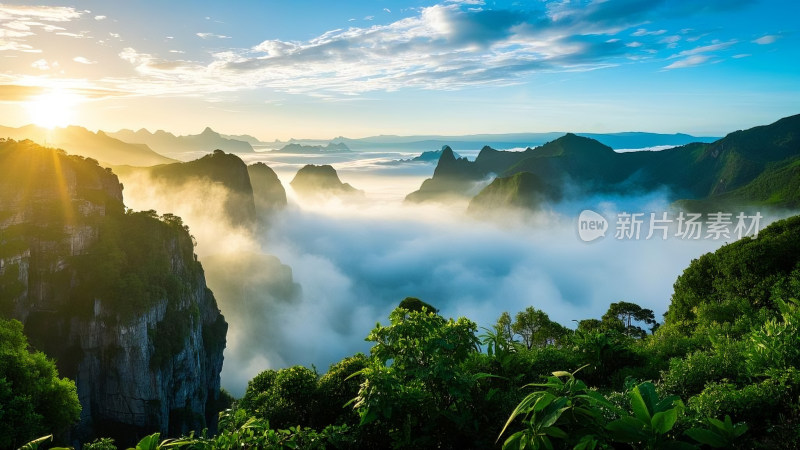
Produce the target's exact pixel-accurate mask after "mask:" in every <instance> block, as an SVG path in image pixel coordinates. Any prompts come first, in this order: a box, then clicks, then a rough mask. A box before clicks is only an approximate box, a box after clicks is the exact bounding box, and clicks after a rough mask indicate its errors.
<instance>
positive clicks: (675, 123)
mask: <svg viewBox="0 0 800 450" xmlns="http://www.w3.org/2000/svg"><path fill="white" fill-rule="evenodd" d="M798 15H800V6H798V4H797V3H795V2H792V1H762V2H759V1H749V0H727V1H722V0H710V1H705V2H695V1H683V0H671V1H654V0H605V1H569V0H564V1H540V0H536V1H525V2H519V1H515V2H491V1H487V2H482V1H442V2H434V1H405V2H402V1H381V0H372V1H360V2H317V1H309V0H301V1H281V2H275V1H241V2H211V1H169V2H156V1H136V2H117V1H80V2H77V1H72V2H48V3H39V2H14V3H4V4H0V61H2V69H0V114H2V117H3V120H2V124H3V125H14V126H19V125H23V124H25V123H29V122H31V121H36V120H37V118H36V117H32V116H35V114H33V113H31V108H27V109H26V107H25V106H26V104H27V103H30V102H31V101H32V100H34V99H38V101H39V103H43V104H44V105H45V109H47V107H46V106H47V104H48V103H47V101H48V100H47V99H48V97H47V96H48V95H52V94H53V93H54V92H57V93H59V94H60V95H59V96H55V97H54V98H57V99H61V100H60V101H62V103H64V102H65V101H64V99H65V98H67V99H69V102H66V103H68V106H69V113H70V117H69V120H70V122H71V123H76V124H80V125H84V126H87V127H89V128H92V129H106V130H112V131H113V130H117V129H120V128H134V129H138V128H142V127H146V128H149V129H151V130H154V129H158V128H161V129H167V130H170V131H174V132H176V133H197V132H199V131H201V130H202V129H203V127H205V126H207V125H209V126H212V127H213V128H215V129H217V130H219V131H222V132H227V133H249V134H253V135H255V136H257V137H259V138H261V139H265V140H271V139H275V138H279V139H287V138H289V137H298V138H299V137H307V138H332V137H335V136H339V135H344V136H348V137H360V136H366V135H375V134H468V133H502V132H525V131H582V132H614V131H632V130H636V131H656V132H688V133H693V134H698V135H721V134H724V133H727V132H729V131H733V130H736V129H740V128H748V127H751V126H755V125H759V124H765V123H770V122H772V121H774V120H777V119H779V118H780V117H783V116H787V115H791V114H796V113H798V112H800V108H798V105H800V42H798V41H799V39H798V31H800V30H798V28H799V26H798V23H800V21H798V20H797V17H798ZM64 93H67V94H68V96H67V95H64ZM42 99H43V100H42ZM56 106H57V105H53V107H52V108H50V110H52V111H55V110H57V109H58V108H56ZM62 106H63V105H62ZM37 110H41V108H39V109H37Z"/></svg>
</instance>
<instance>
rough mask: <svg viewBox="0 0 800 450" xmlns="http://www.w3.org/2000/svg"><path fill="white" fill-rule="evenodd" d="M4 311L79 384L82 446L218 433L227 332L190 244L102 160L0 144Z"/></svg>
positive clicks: (175, 222) (0, 309)
mask: <svg viewBox="0 0 800 450" xmlns="http://www.w3.org/2000/svg"><path fill="white" fill-rule="evenodd" d="M0 314H2V315H3V316H10V317H14V318H16V319H19V320H20V321H22V322H23V323H24V324H25V333H26V334H27V335H28V337H29V340H30V342H31V344H32V345H33V346H35V347H36V348H37V349H39V350H42V351H44V352H45V353H47V354H48V355H49V356H51V357H53V358H54V359H55V360H56V362H57V365H58V367H59V371H60V373H61V374H62V376H67V377H70V378H73V379H75V381H76V384H77V388H78V396H79V398H80V401H81V405H82V407H83V411H82V414H81V421H80V424H79V425H78V426H77V427H76V429H75V430H73V437H74V438H75V439H79V440H81V441H85V440H86V439H89V438H90V437H92V436H93V435H95V434H97V433H99V434H102V435H104V436H113V437H116V438H117V439H119V443H122V444H124V443H128V442H130V441H131V440H132V439H135V438H137V437H139V436H141V435H143V434H145V433H152V432H153V431H162V432H164V433H169V434H178V433H182V432H185V431H188V430H191V429H193V430H200V429H202V428H203V427H206V426H209V427H211V428H213V427H214V415H215V412H216V411H212V408H209V406H208V405H209V404H210V403H213V402H214V401H215V400H216V399H217V398H218V396H219V383H220V371H221V369H222V351H223V349H224V347H225V334H226V331H227V323H226V322H225V320H224V318H223V316H222V315H221V314H220V312H219V309H218V308H217V304H216V300H215V298H214V295H213V294H212V292H211V291H210V290H209V289H208V288H207V287H206V283H205V276H204V273H203V269H202V267H201V266H200V263H199V262H198V261H197V260H196V256H195V255H194V247H193V242H192V237H191V236H190V235H189V233H188V229H187V228H186V227H185V226H184V225H183V223H182V222H181V220H180V218H178V217H175V216H170V215H165V216H162V217H157V216H156V215H155V213H153V212H144V213H132V212H130V211H128V212H126V211H124V206H123V203H122V185H120V183H119V180H118V179H117V177H116V175H114V174H113V173H111V172H110V171H109V170H106V169H103V168H101V167H99V166H98V165H97V162H96V161H94V160H91V159H83V158H81V157H76V156H68V155H66V154H64V153H63V152H61V151H58V150H53V149H45V148H42V147H39V146H38V145H35V144H33V143H32V142H30V141H24V142H15V141H10V140H9V141H0Z"/></svg>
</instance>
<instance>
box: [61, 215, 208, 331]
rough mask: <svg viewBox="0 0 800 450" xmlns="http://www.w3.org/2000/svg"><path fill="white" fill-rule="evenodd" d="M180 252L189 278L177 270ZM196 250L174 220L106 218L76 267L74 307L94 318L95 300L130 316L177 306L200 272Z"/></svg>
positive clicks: (153, 216)
mask: <svg viewBox="0 0 800 450" xmlns="http://www.w3.org/2000/svg"><path fill="white" fill-rule="evenodd" d="M176 244H178V245H176ZM176 247H177V248H178V249H179V250H180V252H181V253H180V258H181V259H182V261H183V263H184V264H185V266H186V267H187V269H188V273H185V274H184V273H175V271H174V270H173V258H174V257H175V255H174V251H175V248H176ZM193 251H194V245H193V243H192V241H191V236H190V235H189V233H188V232H187V229H186V227H185V226H184V225H183V224H182V222H181V221H180V219H179V218H176V217H175V216H172V215H165V216H162V217H161V218H159V217H158V216H157V215H156V213H155V211H143V212H131V211H128V212H127V213H126V214H120V215H110V216H107V217H106V219H105V220H104V221H103V222H102V223H101V224H100V229H99V236H98V240H97V242H95V243H94V244H93V246H92V247H91V248H90V250H89V251H88V252H87V253H86V254H83V255H79V256H76V257H74V260H73V262H72V263H73V267H75V269H76V270H77V273H78V278H79V283H78V286H77V288H76V289H75V292H74V294H73V297H74V299H75V301H74V302H73V304H72V305H71V307H72V308H75V307H76V306H77V308H78V310H79V312H82V313H83V314H90V313H91V312H92V308H93V300H94V299H102V301H103V305H104V306H105V308H104V309H105V310H107V311H113V313H114V314H119V315H120V316H122V317H130V316H132V315H134V314H137V313H139V312H141V311H143V310H145V309H147V308H150V307H152V306H153V305H154V304H155V303H156V302H157V301H161V300H163V299H167V300H169V301H170V303H174V304H177V303H178V302H179V300H180V298H181V296H182V295H184V294H185V293H186V292H187V291H188V290H189V289H190V286H189V281H188V280H192V279H194V275H196V274H197V273H199V271H200V270H201V269H200V266H199V263H197V262H196V261H195V258H194V253H193ZM64 288H65V289H69V287H66V286H65V287H64Z"/></svg>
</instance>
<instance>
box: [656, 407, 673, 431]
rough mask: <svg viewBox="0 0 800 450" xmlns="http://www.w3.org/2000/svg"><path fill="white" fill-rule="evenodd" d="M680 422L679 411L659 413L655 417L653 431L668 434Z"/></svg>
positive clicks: (670, 410)
mask: <svg viewBox="0 0 800 450" xmlns="http://www.w3.org/2000/svg"><path fill="white" fill-rule="evenodd" d="M677 421H678V409H677V408H672V409H669V410H667V411H661V412H657V413H655V414H654V415H653V420H652V422H651V423H652V425H653V430H654V431H655V432H656V433H658V434H667V432H669V430H671V429H672V427H673V426H675V422H677Z"/></svg>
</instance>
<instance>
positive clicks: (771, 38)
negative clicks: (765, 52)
mask: <svg viewBox="0 0 800 450" xmlns="http://www.w3.org/2000/svg"><path fill="white" fill-rule="evenodd" d="M777 40H778V36H775V35H774V34H768V35H766V36H761V37H760V38H758V39H756V40H754V41H753V42H754V43H756V44H758V45H768V44H772V43H773V42H775V41H777Z"/></svg>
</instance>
